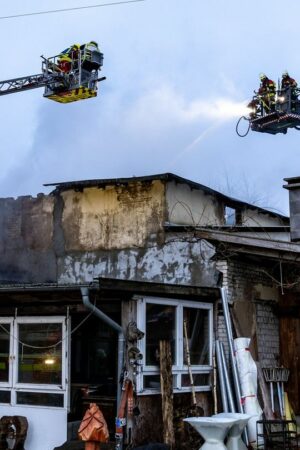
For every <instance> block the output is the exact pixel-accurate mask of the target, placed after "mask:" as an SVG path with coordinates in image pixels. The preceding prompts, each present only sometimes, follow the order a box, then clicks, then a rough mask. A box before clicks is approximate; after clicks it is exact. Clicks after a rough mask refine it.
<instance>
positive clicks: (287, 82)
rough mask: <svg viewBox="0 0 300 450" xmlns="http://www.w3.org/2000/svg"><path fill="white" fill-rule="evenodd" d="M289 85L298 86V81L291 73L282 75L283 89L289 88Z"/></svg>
mask: <svg viewBox="0 0 300 450" xmlns="http://www.w3.org/2000/svg"><path fill="white" fill-rule="evenodd" d="M289 87H292V88H294V89H295V88H296V87H297V81H296V80H294V78H292V77H290V76H289V75H288V76H285V77H282V80H281V89H287V88H289Z"/></svg>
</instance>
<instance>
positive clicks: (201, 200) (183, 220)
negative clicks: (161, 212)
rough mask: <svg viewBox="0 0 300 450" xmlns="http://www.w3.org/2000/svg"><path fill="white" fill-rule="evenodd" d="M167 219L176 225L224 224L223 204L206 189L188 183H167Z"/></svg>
mask: <svg viewBox="0 0 300 450" xmlns="http://www.w3.org/2000/svg"><path fill="white" fill-rule="evenodd" d="M166 204H167V217H166V220H167V221H168V222H170V223H173V224H176V225H190V226H202V225H203V226H205V225H223V221H222V217H221V215H220V213H221V212H222V207H223V206H222V204H221V203H220V202H218V201H217V200H216V199H215V198H214V197H213V196H212V195H207V194H205V193H204V191H201V190H196V189H191V188H190V186H189V185H187V184H181V183H180V184H178V183H177V184H176V183H175V182H174V181H172V182H169V183H167V187H166Z"/></svg>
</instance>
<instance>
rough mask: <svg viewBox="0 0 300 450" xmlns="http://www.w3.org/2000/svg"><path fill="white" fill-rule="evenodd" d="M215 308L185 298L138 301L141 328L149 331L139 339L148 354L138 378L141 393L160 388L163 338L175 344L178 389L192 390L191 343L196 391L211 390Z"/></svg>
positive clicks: (175, 384) (172, 349) (143, 352)
mask: <svg viewBox="0 0 300 450" xmlns="http://www.w3.org/2000/svg"><path fill="white" fill-rule="evenodd" d="M212 308H213V307H212V305H211V304H209V303H200V302H190V301H183V300H171V299H157V298H150V297H147V298H143V299H140V300H139V301H138V328H140V329H141V330H142V331H145V336H144V338H143V339H142V340H141V341H139V342H138V345H139V348H140V351H141V353H142V354H143V356H144V357H143V360H142V368H141V370H140V371H139V374H138V379H137V391H138V393H147V394H149V393H151V392H153V393H154V392H158V391H159V389H160V377H159V341H160V340H168V341H170V343H171V353H172V363H173V366H172V372H173V387H174V392H180V391H183V392H186V391H188V390H190V389H191V387H190V382H189V374H188V365H187V358H186V346H187V344H188V346H189V352H190V360H191V367H192V372H193V376H194V380H195V382H194V384H195V387H196V390H197V391H204V390H209V389H210V374H211V370H212ZM184 322H185V324H186V332H187V333H186V334H187V340H186V338H185V331H184Z"/></svg>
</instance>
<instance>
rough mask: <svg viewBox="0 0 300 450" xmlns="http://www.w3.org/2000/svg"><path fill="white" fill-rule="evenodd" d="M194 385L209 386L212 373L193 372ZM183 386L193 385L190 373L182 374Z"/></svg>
mask: <svg viewBox="0 0 300 450" xmlns="http://www.w3.org/2000/svg"><path fill="white" fill-rule="evenodd" d="M193 381H194V386H196V387H197V386H209V385H210V375H209V374H208V373H196V374H193ZM181 386H182V387H191V382H190V376H189V375H188V374H185V375H181Z"/></svg>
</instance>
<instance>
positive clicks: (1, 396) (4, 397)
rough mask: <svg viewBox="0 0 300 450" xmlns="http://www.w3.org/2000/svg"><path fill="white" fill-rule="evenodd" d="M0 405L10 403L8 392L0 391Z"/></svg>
mask: <svg viewBox="0 0 300 450" xmlns="http://www.w3.org/2000/svg"><path fill="white" fill-rule="evenodd" d="M0 403H10V391H0Z"/></svg>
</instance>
